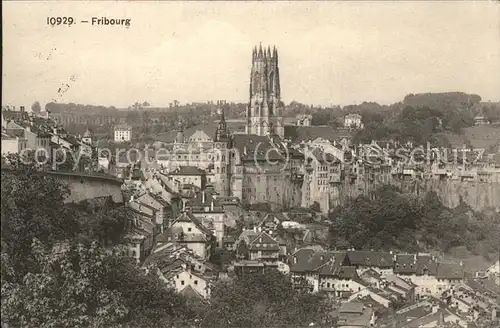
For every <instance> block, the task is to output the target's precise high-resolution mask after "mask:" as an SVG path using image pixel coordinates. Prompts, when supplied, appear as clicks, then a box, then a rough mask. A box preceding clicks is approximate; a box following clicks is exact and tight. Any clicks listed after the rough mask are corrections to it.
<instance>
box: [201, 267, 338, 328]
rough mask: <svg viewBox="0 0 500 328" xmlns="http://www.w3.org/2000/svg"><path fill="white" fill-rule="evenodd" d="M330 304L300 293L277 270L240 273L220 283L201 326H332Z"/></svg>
mask: <svg viewBox="0 0 500 328" xmlns="http://www.w3.org/2000/svg"><path fill="white" fill-rule="evenodd" d="M331 309H332V305H331V304H330V305H329V304H328V303H327V301H326V300H325V299H323V298H322V296H320V295H311V294H302V293H299V292H297V291H296V290H294V289H293V288H292V284H291V282H290V280H289V279H288V278H287V277H286V276H284V275H282V274H281V273H279V272H277V271H271V272H266V274H243V275H241V276H239V277H238V278H236V279H235V280H234V281H232V282H223V283H219V284H218V285H217V286H216V287H215V288H214V291H213V293H212V297H211V302H210V305H209V308H208V310H207V311H206V312H205V314H204V316H203V317H202V327H221V328H222V327H228V328H229V327H259V328H260V327H270V328H271V327H292V326H293V327H307V326H308V325H309V324H310V323H311V322H314V323H315V326H316V327H321V326H323V325H325V326H328V325H327V324H328V323H329V324H330V325H329V326H330V327H331V326H332V317H330V315H329V314H330V313H329V310H330V311H331Z"/></svg>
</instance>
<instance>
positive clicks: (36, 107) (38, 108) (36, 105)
mask: <svg viewBox="0 0 500 328" xmlns="http://www.w3.org/2000/svg"><path fill="white" fill-rule="evenodd" d="M31 110H32V111H33V112H34V113H40V111H41V110H42V108H41V106H40V102H38V101H35V102H34V103H33V105H31Z"/></svg>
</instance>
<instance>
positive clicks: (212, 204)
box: [210, 200, 214, 212]
mask: <svg viewBox="0 0 500 328" xmlns="http://www.w3.org/2000/svg"><path fill="white" fill-rule="evenodd" d="M210 211H212V212H213V211H214V201H213V200H212V202H211V203H210Z"/></svg>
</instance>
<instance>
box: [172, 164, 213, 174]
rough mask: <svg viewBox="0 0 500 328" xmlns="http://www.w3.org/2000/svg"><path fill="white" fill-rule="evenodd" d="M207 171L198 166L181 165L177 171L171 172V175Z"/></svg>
mask: <svg viewBox="0 0 500 328" xmlns="http://www.w3.org/2000/svg"><path fill="white" fill-rule="evenodd" d="M205 174H206V173H205V171H203V170H201V169H199V168H197V167H196V166H179V167H178V168H177V169H176V170H175V171H173V172H170V175H205Z"/></svg>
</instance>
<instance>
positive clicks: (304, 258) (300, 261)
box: [290, 248, 336, 272]
mask: <svg viewBox="0 0 500 328" xmlns="http://www.w3.org/2000/svg"><path fill="white" fill-rule="evenodd" d="M333 258H336V256H335V253H333V252H317V251H315V250H313V249H304V248H302V249H299V250H298V251H297V252H295V253H294V254H293V256H292V261H293V262H292V263H291V265H290V271H292V272H309V271H316V270H319V268H320V267H321V266H322V265H324V264H326V263H328V262H330V261H331V260H332V259H333ZM295 260H296V263H295ZM325 270H326V269H325ZM324 272H325V271H324Z"/></svg>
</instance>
